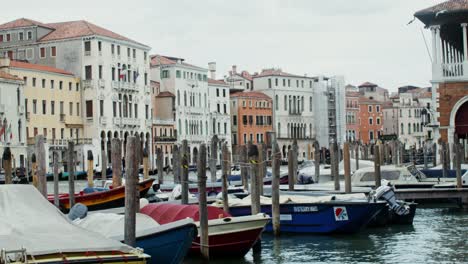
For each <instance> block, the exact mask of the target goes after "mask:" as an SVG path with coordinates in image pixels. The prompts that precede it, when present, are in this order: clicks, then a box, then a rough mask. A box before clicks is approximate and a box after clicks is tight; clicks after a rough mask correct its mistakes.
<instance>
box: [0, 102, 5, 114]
mask: <svg viewBox="0 0 468 264" xmlns="http://www.w3.org/2000/svg"><path fill="white" fill-rule="evenodd" d="M1 114H5V105H4V104H0V115H1Z"/></svg>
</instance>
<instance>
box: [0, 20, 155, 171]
mask: <svg viewBox="0 0 468 264" xmlns="http://www.w3.org/2000/svg"><path fill="white" fill-rule="evenodd" d="M0 39H1V40H2V41H0V54H4V55H6V56H8V57H10V58H11V59H16V60H26V61H27V62H29V63H33V64H42V65H47V66H51V67H54V68H58V69H63V70H65V71H67V72H71V73H73V75H75V76H77V77H79V78H80V79H81V83H80V84H79V85H78V89H79V90H80V92H81V98H82V101H81V105H82V107H81V109H82V110H81V111H82V113H81V115H82V118H83V136H82V137H83V138H90V139H92V142H91V143H92V144H82V145H79V146H76V149H75V150H76V151H77V160H79V161H82V164H83V166H82V167H81V168H79V169H83V170H86V169H87V162H84V161H85V160H86V153H87V151H88V150H91V151H92V152H93V154H94V166H97V167H98V169H102V168H101V167H102V162H101V161H102V156H101V155H102V153H106V155H105V156H106V158H107V164H110V162H111V155H110V152H111V151H110V150H111V139H112V138H120V139H121V140H122V145H123V146H125V144H126V138H127V136H129V135H139V136H140V138H141V139H142V144H143V145H144V147H146V148H149V147H150V145H151V144H149V143H150V138H151V136H150V132H151V126H152V120H151V117H150V113H151V97H150V96H149V95H150V83H149V60H148V51H149V50H150V48H149V47H148V46H146V45H143V44H141V43H139V42H137V41H134V40H131V39H129V38H127V37H124V36H122V35H119V34H117V33H114V32H112V31H110V30H108V29H105V28H102V27H99V26H97V25H94V24H92V23H90V22H88V21H83V20H80V21H68V22H59V23H42V22H38V21H34V20H30V19H24V18H21V19H17V20H14V21H11V22H8V23H5V24H1V25H0ZM123 149H124V150H123V152H122V155H123V156H124V155H125V148H123ZM148 152H149V153H150V155H151V153H152V151H148Z"/></svg>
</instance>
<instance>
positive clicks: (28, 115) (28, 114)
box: [26, 112, 30, 121]
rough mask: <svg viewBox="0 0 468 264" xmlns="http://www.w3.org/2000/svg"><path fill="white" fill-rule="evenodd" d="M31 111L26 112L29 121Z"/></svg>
mask: <svg viewBox="0 0 468 264" xmlns="http://www.w3.org/2000/svg"><path fill="white" fill-rule="evenodd" d="M29 117H30V112H26V120H27V121H29Z"/></svg>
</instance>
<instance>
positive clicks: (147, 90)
mask: <svg viewBox="0 0 468 264" xmlns="http://www.w3.org/2000/svg"><path fill="white" fill-rule="evenodd" d="M150 89H151V88H150V87H149V86H148V85H145V94H149V93H150V92H151V90H150Z"/></svg>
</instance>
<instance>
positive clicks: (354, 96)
mask: <svg viewBox="0 0 468 264" xmlns="http://www.w3.org/2000/svg"><path fill="white" fill-rule="evenodd" d="M359 97H360V93H359V92H355V91H347V92H346V140H347V141H356V140H358V136H359V130H360V129H359V128H360V125H359Z"/></svg>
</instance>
